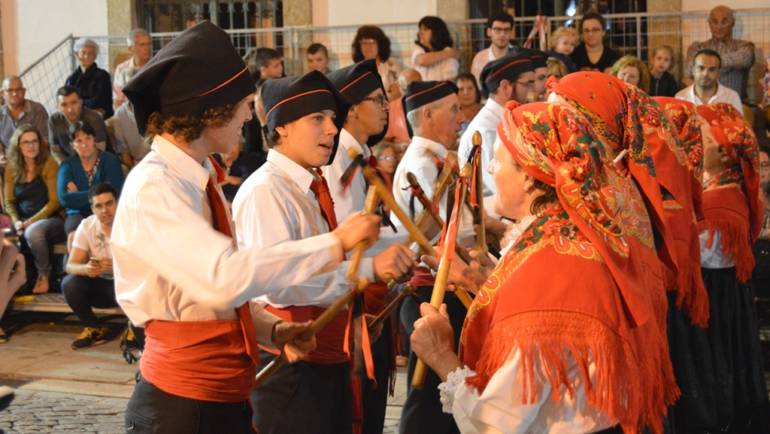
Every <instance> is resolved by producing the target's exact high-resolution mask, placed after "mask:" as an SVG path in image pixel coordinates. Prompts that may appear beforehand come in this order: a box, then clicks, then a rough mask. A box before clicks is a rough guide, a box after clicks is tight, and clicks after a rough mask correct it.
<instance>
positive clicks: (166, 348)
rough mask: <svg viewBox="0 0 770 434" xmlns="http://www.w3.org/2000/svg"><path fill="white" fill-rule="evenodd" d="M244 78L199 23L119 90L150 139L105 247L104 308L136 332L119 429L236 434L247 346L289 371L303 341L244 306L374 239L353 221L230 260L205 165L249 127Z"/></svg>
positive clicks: (233, 57) (218, 200)
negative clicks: (274, 350) (280, 359)
mask: <svg viewBox="0 0 770 434" xmlns="http://www.w3.org/2000/svg"><path fill="white" fill-rule="evenodd" d="M201 41H205V42H206V43H205V44H201ZM246 71H247V69H246V67H245V65H244V64H243V61H242V60H241V58H240V56H239V55H238V54H237V53H236V52H235V49H234V48H233V47H232V44H231V42H230V38H229V37H228V36H227V34H226V33H225V32H224V31H222V30H221V29H220V28H218V27H216V26H215V25H213V24H211V23H210V22H208V21H205V22H203V23H200V24H198V25H196V26H194V27H192V28H190V29H188V30H186V31H185V32H183V33H182V34H181V35H179V36H178V37H176V38H175V39H174V40H173V41H171V42H170V43H169V44H168V45H166V46H165V47H164V48H163V49H162V50H161V51H160V52H159V53H158V55H157V56H156V57H155V58H154V59H153V60H151V61H150V63H148V64H147V65H146V66H145V68H144V69H142V71H141V72H140V73H139V74H137V75H136V76H135V77H134V78H133V80H132V81H131V82H130V83H129V84H128V85H127V86H126V87H125V88H124V89H123V91H124V93H125V95H126V96H127V97H128V98H129V100H130V101H131V102H132V103H133V104H134V110H135V113H136V118H137V123H138V126H139V130H140V132H142V133H144V132H145V130H147V133H148V134H150V135H154V139H153V145H152V150H151V151H150V153H149V154H148V155H147V156H146V157H145V158H144V159H143V160H142V161H141V163H140V164H139V165H137V166H136V167H135V168H134V170H133V171H132V172H131V174H130V175H129V177H128V179H127V180H126V183H125V184H124V186H123V191H122V197H121V202H120V204H119V205H118V210H117V214H116V216H115V222H114V226H113V228H112V234H111V249H112V254H113V265H114V276H115V286H116V289H115V292H116V298H117V301H118V303H119V304H120V306H121V307H122V308H123V310H124V312H125V313H126V315H127V316H128V317H129V319H130V320H131V321H132V322H133V323H134V324H135V325H137V326H145V332H146V342H145V348H144V353H143V354H142V360H141V374H142V376H141V378H140V380H139V382H138V383H137V385H136V387H135V388H134V392H133V394H132V397H131V399H130V400H129V403H128V408H127V409H126V416H125V417H126V426H127V427H134V428H135V429H137V428H138V429H139V430H145V429H146V431H144V432H193V431H195V432H200V433H211V434H214V433H219V432H229V433H243V434H245V433H250V432H251V417H250V412H249V411H244V409H248V408H249V406H248V402H247V400H248V397H249V394H250V392H251V389H252V388H253V386H254V375H255V372H256V363H255V362H256V360H257V359H258V357H259V356H258V354H257V351H256V344H257V342H258V341H259V342H262V343H264V344H266V345H276V346H277V347H282V348H285V349H286V351H287V354H289V355H291V357H290V359H291V360H296V358H298V357H299V356H301V355H302V354H303V353H306V352H307V350H309V349H310V348H311V347H312V341H308V340H306V339H296V337H297V336H298V335H299V333H304V332H306V325H302V324H299V325H298V324H293V323H291V322H281V321H279V319H278V318H276V317H275V316H272V315H270V314H268V313H266V312H264V310H263V309H262V307H260V306H258V305H255V304H251V303H248V302H249V300H251V299H252V298H254V297H257V296H259V295H263V294H266V293H270V292H271V291H274V290H277V289H279V288H283V287H285V286H288V285H292V284H295V283H298V282H301V281H303V280H305V279H307V278H309V277H311V276H313V275H315V274H318V273H320V272H324V271H327V270H330V269H333V268H334V267H336V266H337V265H338V264H339V263H340V261H341V260H342V259H343V258H344V250H346V249H350V248H352V246H353V245H354V244H351V243H356V242H358V241H363V240H366V241H369V242H370V241H371V240H372V239H376V227H377V226H378V220H379V219H377V218H376V217H371V218H370V217H366V216H356V217H355V218H354V219H352V220H351V222H350V224H348V225H343V226H341V227H340V228H338V231H337V232H336V233H330V234H324V235H321V236H319V237H316V238H313V239H307V240H301V241H296V242H287V243H282V244H281V245H276V246H272V247H270V248H253V249H243V250H238V249H237V248H236V246H235V242H234V240H233V238H232V234H233V232H234V231H233V229H232V226H231V223H230V222H231V219H230V216H229V212H228V210H227V208H226V207H225V200H224V198H223V195H222V192H221V190H219V188H218V187H217V182H216V181H217V179H215V178H218V177H219V172H218V171H217V170H218V168H217V167H216V166H212V163H211V162H210V159H209V155H210V154H211V153H213V152H220V153H224V152H229V151H230V149H231V147H232V146H233V144H234V143H238V137H239V135H240V131H241V127H242V126H243V123H244V122H246V121H247V120H248V119H250V118H251V109H250V104H249V103H250V102H251V100H252V98H253V96H252V94H253V92H254V84H253V82H252V81H251V80H250V79H249V77H248V74H246ZM180 95H181V97H180ZM190 95H197V96H195V97H190ZM180 98H181V99H180ZM225 107H232V108H230V109H225ZM212 112H213V114H212ZM190 119H194V120H193V121H190ZM203 121H206V122H209V123H205V124H204V122H203ZM210 125H215V126H210ZM215 175H216V176H215ZM362 219H363V220H362ZM356 220H357V221H356ZM351 225H352V226H351ZM354 227H355V229H354ZM287 342H290V343H292V345H284V344H285V343H287ZM148 420H152V426H148V425H147V421H148Z"/></svg>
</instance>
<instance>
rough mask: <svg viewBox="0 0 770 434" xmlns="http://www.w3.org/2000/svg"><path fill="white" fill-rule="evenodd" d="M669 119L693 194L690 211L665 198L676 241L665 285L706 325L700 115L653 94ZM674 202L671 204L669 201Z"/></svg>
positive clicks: (677, 101) (688, 106) (698, 322)
mask: <svg viewBox="0 0 770 434" xmlns="http://www.w3.org/2000/svg"><path fill="white" fill-rule="evenodd" d="M654 100H655V101H656V102H657V103H658V104H659V105H660V107H661V108H662V109H663V111H664V113H665V114H666V116H667V117H668V119H669V120H670V121H671V123H672V124H673V126H674V128H675V129H676V131H677V132H678V138H679V143H680V145H681V147H682V149H683V150H684V152H685V154H686V160H685V161H686V162H687V168H688V169H689V171H690V175H691V176H690V189H691V193H692V212H693V213H694V216H693V215H692V214H689V215H688V214H687V213H688V212H690V210H689V209H686V208H683V207H681V206H678V204H677V203H676V202H673V201H671V200H664V206H665V209H666V213H667V216H668V219H667V224H668V226H669V227H670V228H672V233H673V238H674V241H675V247H676V251H675V255H676V258H675V259H676V261H677V268H678V272H677V273H669V281H668V287H669V289H675V290H676V292H677V299H676V304H677V307H679V308H684V309H685V310H686V311H687V312H688V313H689V315H690V318H691V320H692V322H693V323H694V324H696V325H699V326H702V327H705V326H706V325H708V316H709V307H708V293H707V292H706V288H705V286H704V285H703V277H702V275H701V269H700V240H699V238H698V227H697V222H698V221H701V220H703V187H702V186H701V180H702V179H703V136H702V135H701V128H700V123H701V120H700V117H699V116H698V113H697V111H696V108H695V104H693V103H691V102H689V101H684V100H681V99H675V98H671V97H666V96H660V97H655V98H654ZM672 202H673V203H672Z"/></svg>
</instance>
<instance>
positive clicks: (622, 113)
mask: <svg viewBox="0 0 770 434" xmlns="http://www.w3.org/2000/svg"><path fill="white" fill-rule="evenodd" d="M548 88H549V90H550V91H551V92H554V93H556V94H557V95H560V96H561V97H563V98H564V99H565V100H567V101H568V102H569V103H570V104H572V105H573V106H575V107H576V108H577V109H578V111H579V112H580V113H581V114H583V115H584V116H586V117H587V118H588V119H589V121H591V125H592V126H593V128H594V131H596V132H597V133H598V134H599V136H600V137H601V138H602V141H604V142H605V143H606V144H607V145H608V146H610V147H611V148H612V149H613V150H614V152H613V153H611V155H610V158H612V159H614V158H616V157H617V156H619V155H620V153H622V152H623V151H626V152H627V153H628V158H627V159H626V160H625V161H626V164H627V167H628V172H629V174H630V175H631V176H632V177H633V178H634V180H636V182H637V183H638V184H639V187H640V189H641V191H642V195H643V196H644V199H645V201H646V202H647V203H648V206H649V211H650V218H651V219H652V222H653V225H654V226H655V228H656V230H657V232H658V235H659V236H660V237H661V239H662V246H661V247H660V249H659V254H660V257H661V259H662V260H663V261H664V262H665V263H666V264H667V265H668V266H669V267H670V268H671V269H672V270H676V264H675V260H674V246H673V244H674V241H673V240H672V238H671V237H672V234H671V233H670V232H671V230H669V229H667V228H666V225H665V220H666V216H665V210H664V203H663V202H664V199H665V197H666V196H667V195H670V196H672V197H673V198H674V199H675V200H676V202H677V203H679V204H680V205H681V206H683V207H686V208H688V210H691V208H692V206H691V205H690V204H691V203H692V199H691V196H692V193H691V189H690V183H689V177H690V175H689V172H688V171H687V163H686V162H685V153H684V151H683V150H682V149H681V147H680V146H679V143H678V141H677V140H676V136H677V133H676V131H675V129H674V128H673V126H672V125H671V123H670V122H669V120H668V119H667V118H666V116H665V114H663V111H662V110H661V108H660V106H658V104H657V103H656V102H655V101H654V100H653V99H652V98H651V97H650V96H649V95H647V94H646V93H644V92H643V91H641V90H640V89H638V88H637V87H635V86H631V85H627V84H626V83H624V82H622V81H621V80H619V79H617V78H616V77H613V76H611V75H609V74H604V73H601V72H596V71H580V72H575V73H572V74H569V75H566V76H564V77H562V78H561V79H560V80H559V81H558V82H557V81H555V80H551V81H549V83H548Z"/></svg>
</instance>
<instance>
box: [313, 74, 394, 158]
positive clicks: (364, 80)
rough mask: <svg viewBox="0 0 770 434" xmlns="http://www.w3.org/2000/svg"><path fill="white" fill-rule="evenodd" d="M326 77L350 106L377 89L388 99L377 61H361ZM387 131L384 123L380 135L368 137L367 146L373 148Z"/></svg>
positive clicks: (358, 102)
mask: <svg viewBox="0 0 770 434" xmlns="http://www.w3.org/2000/svg"><path fill="white" fill-rule="evenodd" d="M327 77H329V80H331V82H332V84H334V86H335V87H336V88H337V90H338V91H339V92H340V94H341V95H342V97H343V98H344V99H345V101H346V102H347V103H348V104H349V105H351V106H352V105H355V104H360V103H361V102H363V100H364V98H366V97H367V96H369V94H370V93H372V92H374V91H376V90H377V89H382V94H383V96H384V97H385V98H386V99H387V97H388V93H387V92H386V91H385V86H383V84H382V77H380V72H379V71H378V70H377V61H376V60H374V59H369V60H362V61H361V62H358V63H355V64H353V65H350V66H346V67H344V68H340V69H338V70H336V71H332V72H330V73H329V74H327ZM387 130H388V124H387V122H386V123H385V128H383V129H382V132H381V133H380V134H377V135H374V136H370V137H369V139H368V140H367V142H366V143H367V145H369V146H374V145H376V144H377V143H379V142H380V141H381V140H382V138H383V137H385V132H386V131H387Z"/></svg>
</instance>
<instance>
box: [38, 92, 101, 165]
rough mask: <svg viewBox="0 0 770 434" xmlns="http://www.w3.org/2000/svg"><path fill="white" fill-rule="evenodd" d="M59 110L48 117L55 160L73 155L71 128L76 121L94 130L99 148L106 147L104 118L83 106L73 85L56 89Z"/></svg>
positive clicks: (49, 139)
mask: <svg viewBox="0 0 770 434" xmlns="http://www.w3.org/2000/svg"><path fill="white" fill-rule="evenodd" d="M56 99H57V101H58V105H59V111H57V112H55V113H53V114H51V117H49V118H48V143H49V145H50V146H51V148H50V149H51V155H53V157H54V158H55V159H56V162H57V163H59V164H61V163H62V161H64V160H66V159H67V158H69V157H71V156H73V155H74V153H75V151H74V150H73V149H72V129H73V126H74V125H75V124H76V123H78V122H85V123H87V124H88V125H90V126H91V128H92V129H93V130H94V138H95V139H96V144H97V146H98V147H99V148H100V149H105V148H106V147H107V127H106V126H105V125H104V120H103V119H102V117H101V116H100V115H99V113H98V112H96V111H95V110H91V109H90V108H88V107H83V100H82V99H81V98H80V94H79V93H78V90H77V89H76V88H75V87H73V86H64V87H61V88H59V90H58V91H56Z"/></svg>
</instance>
